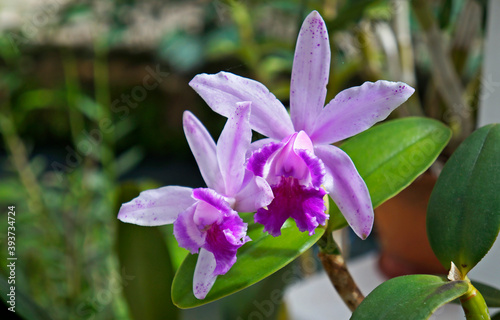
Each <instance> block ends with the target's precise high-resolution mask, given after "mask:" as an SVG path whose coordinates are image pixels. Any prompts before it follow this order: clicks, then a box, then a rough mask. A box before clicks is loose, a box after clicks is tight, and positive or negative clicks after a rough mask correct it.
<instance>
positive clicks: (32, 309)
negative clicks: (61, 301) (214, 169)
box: [0, 261, 52, 320]
mask: <svg viewBox="0 0 500 320" xmlns="http://www.w3.org/2000/svg"><path fill="white" fill-rule="evenodd" d="M7 262H9V261H7ZM7 264H8V263H7ZM7 270H8V268H7ZM11 289H14V290H11ZM0 294H1V295H2V302H3V303H4V304H5V306H2V308H5V309H4V314H5V313H6V312H12V311H8V310H7V309H9V308H12V307H14V308H13V309H12V310H14V311H15V313H14V312H12V313H11V314H10V315H11V317H9V319H21V318H24V319H30V320H50V319H52V318H51V317H50V316H49V315H48V313H47V311H45V310H44V309H42V307H40V306H39V305H38V304H36V302H34V301H33V300H32V299H31V298H30V297H29V296H27V295H26V294H25V293H24V292H22V290H21V289H20V288H19V285H16V284H15V283H11V284H9V283H8V280H7V278H5V277H4V276H3V275H2V274H0ZM11 296H12V297H14V298H15V300H13V301H14V302H13V303H9V301H10V299H11ZM16 315H18V316H19V318H17V317H15V316H16ZM2 318H3V317H2ZM4 319H6V318H4Z"/></svg>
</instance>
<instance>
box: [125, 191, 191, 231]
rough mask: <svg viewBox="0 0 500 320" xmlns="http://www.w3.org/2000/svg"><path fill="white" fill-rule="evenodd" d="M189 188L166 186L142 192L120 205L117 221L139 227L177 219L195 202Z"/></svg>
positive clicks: (163, 223) (158, 224) (157, 224)
mask: <svg viewBox="0 0 500 320" xmlns="http://www.w3.org/2000/svg"><path fill="white" fill-rule="evenodd" d="M192 191H193V190H192V189H191V188H186V187H178V186H167V187H162V188H158V189H151V190H146V191H143V192H141V193H140V194H139V196H138V197H137V198H135V199H133V200H131V201H129V202H127V203H124V204H122V206H121V208H120V211H119V212H118V219H120V220H121V221H123V222H127V223H133V224H137V225H140V226H161V225H165V224H170V223H173V222H174V221H175V219H177V216H178V215H179V213H181V212H182V211H184V210H186V209H187V208H189V207H190V206H191V205H192V204H193V203H194V202H195V200H194V199H193V198H192V197H191V194H192Z"/></svg>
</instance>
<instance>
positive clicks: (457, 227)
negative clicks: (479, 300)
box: [427, 124, 500, 275]
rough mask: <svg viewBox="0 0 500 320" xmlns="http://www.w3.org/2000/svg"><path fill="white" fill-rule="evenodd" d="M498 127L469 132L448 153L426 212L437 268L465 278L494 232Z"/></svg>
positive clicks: (499, 179)
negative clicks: (457, 272)
mask: <svg viewBox="0 0 500 320" xmlns="http://www.w3.org/2000/svg"><path fill="white" fill-rule="evenodd" d="M498 190H500V125H499V124H492V125H488V126H485V127H482V128H481V129H478V130H476V131H475V132H474V133H472V134H471V135H470V136H469V137H468V138H467V139H466V140H465V141H464V142H463V143H462V144H461V145H460V146H459V147H458V149H457V150H456V151H455V153H453V155H452V156H451V158H450V159H449V160H448V162H447V163H446V165H445V166H444V168H443V171H442V172H441V174H440V176H439V179H438V181H437V182H436V186H435V187H434V190H433V191H432V194H431V198H430V200H429V207H428V209H427V233H428V236H429V241H430V244H431V247H432V250H434V253H435V254H436V256H437V257H438V259H439V261H441V263H442V264H443V266H445V267H447V268H449V267H450V264H451V261H453V262H454V263H455V265H456V266H457V267H458V269H459V270H460V271H461V272H462V274H463V275H466V274H467V273H468V272H469V271H470V270H471V269H472V268H473V267H474V266H475V265H476V264H477V263H478V262H479V261H480V260H481V259H482V258H483V257H484V255H485V254H486V253H487V252H488V250H489V249H490V248H491V246H492V245H493V243H494V242H495V240H496V238H497V235H498V232H499V230H500V197H499V196H498Z"/></svg>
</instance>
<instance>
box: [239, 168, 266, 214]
mask: <svg viewBox="0 0 500 320" xmlns="http://www.w3.org/2000/svg"><path fill="white" fill-rule="evenodd" d="M247 173H248V174H247V175H246V176H247V177H246V178H245V182H244V183H243V188H242V189H241V190H240V191H239V192H238V194H236V196H235V197H234V198H235V205H234V210H236V211H238V212H254V211H256V210H257V209H259V208H263V207H265V206H267V205H268V204H270V203H271V201H273V198H274V196H273V191H272V190H271V187H270V186H269V184H268V183H267V181H266V180H265V179H264V178H262V177H257V176H254V175H253V174H252V173H250V171H248V170H247Z"/></svg>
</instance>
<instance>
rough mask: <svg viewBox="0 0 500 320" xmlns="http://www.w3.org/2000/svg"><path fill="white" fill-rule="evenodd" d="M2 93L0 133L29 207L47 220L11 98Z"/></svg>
mask: <svg viewBox="0 0 500 320" xmlns="http://www.w3.org/2000/svg"><path fill="white" fill-rule="evenodd" d="M0 90H1V93H2V96H3V97H2V98H1V103H2V105H1V110H0V132H1V133H2V137H3V139H4V142H5V146H6V147H7V151H8V153H9V157H10V159H11V163H12V165H13V166H14V168H15V169H16V171H17V173H18V175H19V179H20V180H21V183H22V184H23V186H24V187H25V188H26V191H27V193H28V197H29V199H28V207H29V209H30V210H31V211H32V212H33V213H37V214H38V215H41V216H43V217H45V218H46V215H47V213H48V211H47V208H46V206H45V204H44V202H43V197H42V191H41V188H40V185H39V184H38V181H37V178H36V176H35V174H34V173H33V171H32V170H31V167H30V165H29V160H28V153H27V152H26V147H25V145H24V143H23V142H22V140H21V138H20V137H19V135H18V134H17V129H16V126H15V123H14V119H13V116H12V110H11V107H10V96H9V94H8V92H7V90H5V89H0Z"/></svg>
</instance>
